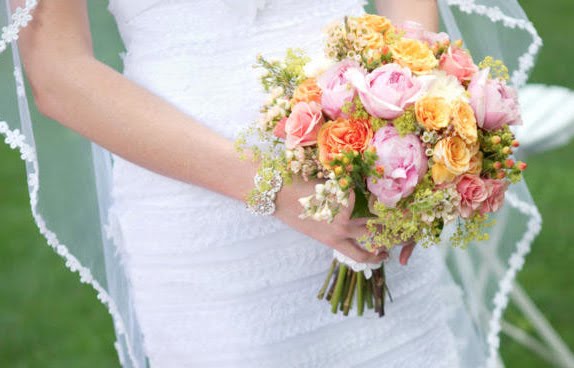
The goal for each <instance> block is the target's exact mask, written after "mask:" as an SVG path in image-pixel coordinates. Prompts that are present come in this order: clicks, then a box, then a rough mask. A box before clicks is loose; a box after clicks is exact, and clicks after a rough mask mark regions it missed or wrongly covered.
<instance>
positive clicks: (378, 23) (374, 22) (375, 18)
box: [356, 14, 394, 34]
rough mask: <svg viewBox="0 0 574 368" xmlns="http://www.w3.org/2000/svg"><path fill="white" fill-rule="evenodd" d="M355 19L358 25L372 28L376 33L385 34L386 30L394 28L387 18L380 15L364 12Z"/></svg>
mask: <svg viewBox="0 0 574 368" xmlns="http://www.w3.org/2000/svg"><path fill="white" fill-rule="evenodd" d="M356 21H357V23H359V24H360V25H363V26H365V27H367V28H369V29H372V30H373V31H375V32H377V33H383V34H386V33H387V32H389V31H392V30H394V27H393V25H392V24H391V22H390V21H389V20H388V19H387V18H385V17H381V16H380V15H374V14H365V15H362V16H360V17H357V18H356Z"/></svg>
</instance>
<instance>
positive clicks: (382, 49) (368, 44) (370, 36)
mask: <svg viewBox="0 0 574 368" xmlns="http://www.w3.org/2000/svg"><path fill="white" fill-rule="evenodd" d="M360 37H361V40H362V42H364V44H365V48H364V51H363V52H366V54H367V55H366V56H367V57H368V58H380V57H381V56H382V55H383V53H386V52H388V47H387V46H386V44H385V38H384V36H383V35H382V34H381V33H379V32H376V31H373V30H369V31H367V32H366V33H363V34H361V36H360Z"/></svg>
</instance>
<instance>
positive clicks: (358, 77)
mask: <svg viewBox="0 0 574 368" xmlns="http://www.w3.org/2000/svg"><path fill="white" fill-rule="evenodd" d="M345 77H347V79H348V80H349V81H350V82H351V83H352V84H353V85H354V86H355V87H356V88H357V90H358V91H359V97H360V98H361V102H362V103H363V106H365V109H366V110H367V112H368V113H369V114H371V115H373V116H376V117H378V118H382V119H387V120H392V119H395V118H397V117H399V116H401V115H402V114H403V112H404V111H405V108H406V107H408V106H409V105H411V104H413V103H414V102H415V101H416V99H417V98H418V97H419V92H421V88H422V82H421V81H420V80H419V79H417V78H416V77H414V76H413V75H412V73H411V70H410V69H409V68H403V67H401V66H400V65H398V64H394V63H392V64H386V65H383V66H381V67H378V68H377V69H375V70H373V71H372V72H371V73H369V74H367V75H366V76H365V75H364V74H362V73H361V72H360V70H359V69H357V68H353V69H349V70H348V71H347V72H346V73H345Z"/></svg>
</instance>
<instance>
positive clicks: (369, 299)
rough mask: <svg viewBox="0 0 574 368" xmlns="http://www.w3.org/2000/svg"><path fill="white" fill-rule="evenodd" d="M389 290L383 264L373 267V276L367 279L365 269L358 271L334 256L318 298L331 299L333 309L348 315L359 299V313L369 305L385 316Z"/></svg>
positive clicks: (332, 310) (369, 307) (359, 314)
mask: <svg viewBox="0 0 574 368" xmlns="http://www.w3.org/2000/svg"><path fill="white" fill-rule="evenodd" d="M388 293H389V292H388V288H387V284H386V281H385V270H384V265H381V267H380V268H379V269H375V270H372V276H371V277H370V278H369V279H367V278H366V277H365V273H364V272H363V271H359V272H355V271H353V270H352V269H351V268H350V267H349V266H347V265H346V264H344V263H340V262H339V261H337V260H336V259H335V260H333V262H332V263H331V267H330V268H329V271H328V272H327V278H326V280H325V282H324V283H323V285H322V287H321V289H320V290H319V293H318V294H317V298H319V299H326V300H327V301H329V302H330V303H331V312H333V313H337V312H339V311H341V312H343V315H345V316H347V315H349V311H350V310H351V309H352V307H353V303H354V302H355V298H356V299H357V300H356V305H357V315H358V316H362V315H363V314H364V312H365V304H366V305H367V308H368V309H373V308H374V310H375V312H376V313H377V314H378V315H379V317H382V316H384V315H385V297H386V295H387V294H388ZM389 298H390V294H389ZM391 301H392V299H391Z"/></svg>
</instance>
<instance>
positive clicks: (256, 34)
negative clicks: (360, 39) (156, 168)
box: [110, 0, 478, 368]
mask: <svg viewBox="0 0 574 368" xmlns="http://www.w3.org/2000/svg"><path fill="white" fill-rule="evenodd" d="M232 2H233V1H232V0H228V1H224V0H165V1H159V0H142V1H139V0H138V1H134V0H112V1H111V4H110V10H111V11H112V13H113V14H114V16H115V17H116V20H117V22H118V26H119V29H120V33H121V36H122V38H123V40H124V43H125V46H126V50H127V51H126V54H125V56H124V74H125V76H126V77H127V78H129V79H130V80H133V81H134V82H136V83H138V84H139V85H141V86H143V87H145V88H146V89H148V90H150V91H151V92H153V93H155V94H156V95H158V96H160V97H161V98H163V99H165V100H167V101H169V102H170V103H172V104H173V105H175V106H176V107H178V108H179V109H181V110H182V111H184V112H185V113H187V114H189V115H190V116H192V117H193V118H195V119H196V120H197V121H199V122H201V123H203V124H205V125H206V126H208V127H210V128H211V129H213V130H214V131H216V132H218V133H220V134H222V135H224V136H226V137H228V138H230V139H233V138H234V137H236V135H237V134H238V132H239V131H240V130H241V129H243V128H244V127H245V126H246V125H248V124H250V123H251V122H252V121H254V120H255V119H256V118H257V115H258V108H259V106H260V105H261V103H262V102H263V101H264V99H265V96H264V93H263V91H262V88H261V87H260V86H259V83H258V79H257V71H256V70H254V69H253V68H252V65H253V64H254V61H255V58H256V55H257V54H258V53H261V54H263V55H265V56H268V57H281V56H282V55H283V54H284V52H285V49H286V48H288V47H297V48H302V49H304V50H307V51H308V52H309V53H311V54H313V53H320V52H322V37H323V34H322V30H323V29H324V27H325V26H326V25H327V24H329V23H331V22H332V21H337V20H341V19H342V18H343V17H344V16H345V15H357V14H361V13H362V12H363V11H364V10H363V5H364V4H363V3H362V2H361V1H355V0H324V1H305V0H272V1H266V2H263V4H261V2H257V3H258V4H255V5H254V6H255V8H252V9H251V11H249V12H241V11H239V10H238V9H237V7H236V6H233V4H230V3H232ZM235 5H237V4H235ZM253 10H255V11H253ZM197 139H200V137H197ZM189 144H194V142H193V140H190V141H189ZM190 159H193V158H190ZM202 164H203V165H206V166H210V165H211V163H210V162H203V163H202ZM211 170H214V171H215V170H218V168H217V167H211ZM226 180H229V181H230V182H233V180H234V179H233V177H227V178H226ZM112 194H113V206H112V208H111V211H110V214H111V218H112V220H113V224H112V225H113V226H112V227H113V228H114V229H115V231H116V233H117V235H118V236H117V242H118V247H119V250H118V251H119V252H120V253H121V255H122V257H123V260H124V263H125V266H126V268H127V271H128V276H129V280H130V293H131V294H132V296H133V298H134V300H135V311H136V318H137V319H138V321H139V323H140V325H141V329H142V333H143V339H144V347H145V351H146V354H147V356H148V358H149V362H150V366H151V367H153V368H157V367H159V368H171V367H250V368H251V367H274V368H276V367H313V368H315V367H387V368H388V367H401V368H408V367H413V368H414V367H416V368H418V367H435V368H439V367H448V368H452V367H460V366H464V365H462V363H461V360H460V359H461V357H460V354H459V351H461V346H464V345H468V341H461V338H460V337H457V336H456V331H453V329H452V328H451V327H450V324H449V320H450V319H451V317H452V316H453V315H454V313H455V310H456V309H458V310H459V311H460V310H463V308H462V304H461V303H462V301H461V299H460V297H457V296H459V294H457V291H458V289H457V287H456V286H455V284H454V283H453V282H452V281H449V282H447V283H445V282H444V281H441V280H444V279H445V275H446V274H447V272H448V271H447V270H446V267H445V265H444V260H443V257H442V256H441V254H440V252H439V250H438V249H422V248H420V247H419V248H417V249H416V250H415V252H414V254H413V256H412V258H411V260H410V262H409V265H408V266H407V267H403V266H400V265H399V263H398V250H393V252H392V254H391V259H390V260H389V261H388V262H387V263H386V272H387V276H388V284H389V287H390V288H391V292H392V295H393V298H394V301H393V302H392V303H387V310H386V312H387V313H386V316H385V317H384V318H380V319H379V318H376V317H374V316H373V315H372V313H371V311H369V310H367V313H366V314H367V315H370V317H363V318H358V317H355V316H354V310H352V311H351V313H350V316H348V317H344V316H342V315H334V314H332V313H331V311H330V308H329V306H328V304H327V303H326V302H325V301H318V300H317V298H316V293H317V291H318V289H319V288H320V286H321V284H322V282H323V280H324V278H325V276H326V273H327V270H328V268H329V266H330V264H331V261H332V252H331V250H330V249H329V248H327V247H326V246H324V245H322V244H320V243H318V242H316V241H314V240H313V239H310V238H308V237H306V236H304V235H302V234H300V233H298V232H296V231H294V230H292V229H290V228H289V227H287V226H286V225H284V224H282V223H281V222H279V221H278V220H276V219H274V218H273V217H258V216H253V215H250V214H249V213H248V212H247V211H246V209H245V205H244V204H243V203H241V202H240V201H236V200H232V199H229V198H226V197H224V196H221V195H219V194H216V193H213V192H210V191H209V190H206V189H203V188H200V187H197V186H194V185H189V184H185V183H182V182H178V181H175V180H172V179H170V178H167V177H163V176H161V175H158V174H155V173H152V172H150V171H148V170H146V169H143V168H141V167H139V166H136V165H134V164H132V163H129V162H127V161H125V160H123V159H121V158H119V157H114V166H113V193H112ZM462 340H465V339H462ZM468 340H469V341H470V338H469V339H468ZM477 349H478V347H477Z"/></svg>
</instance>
